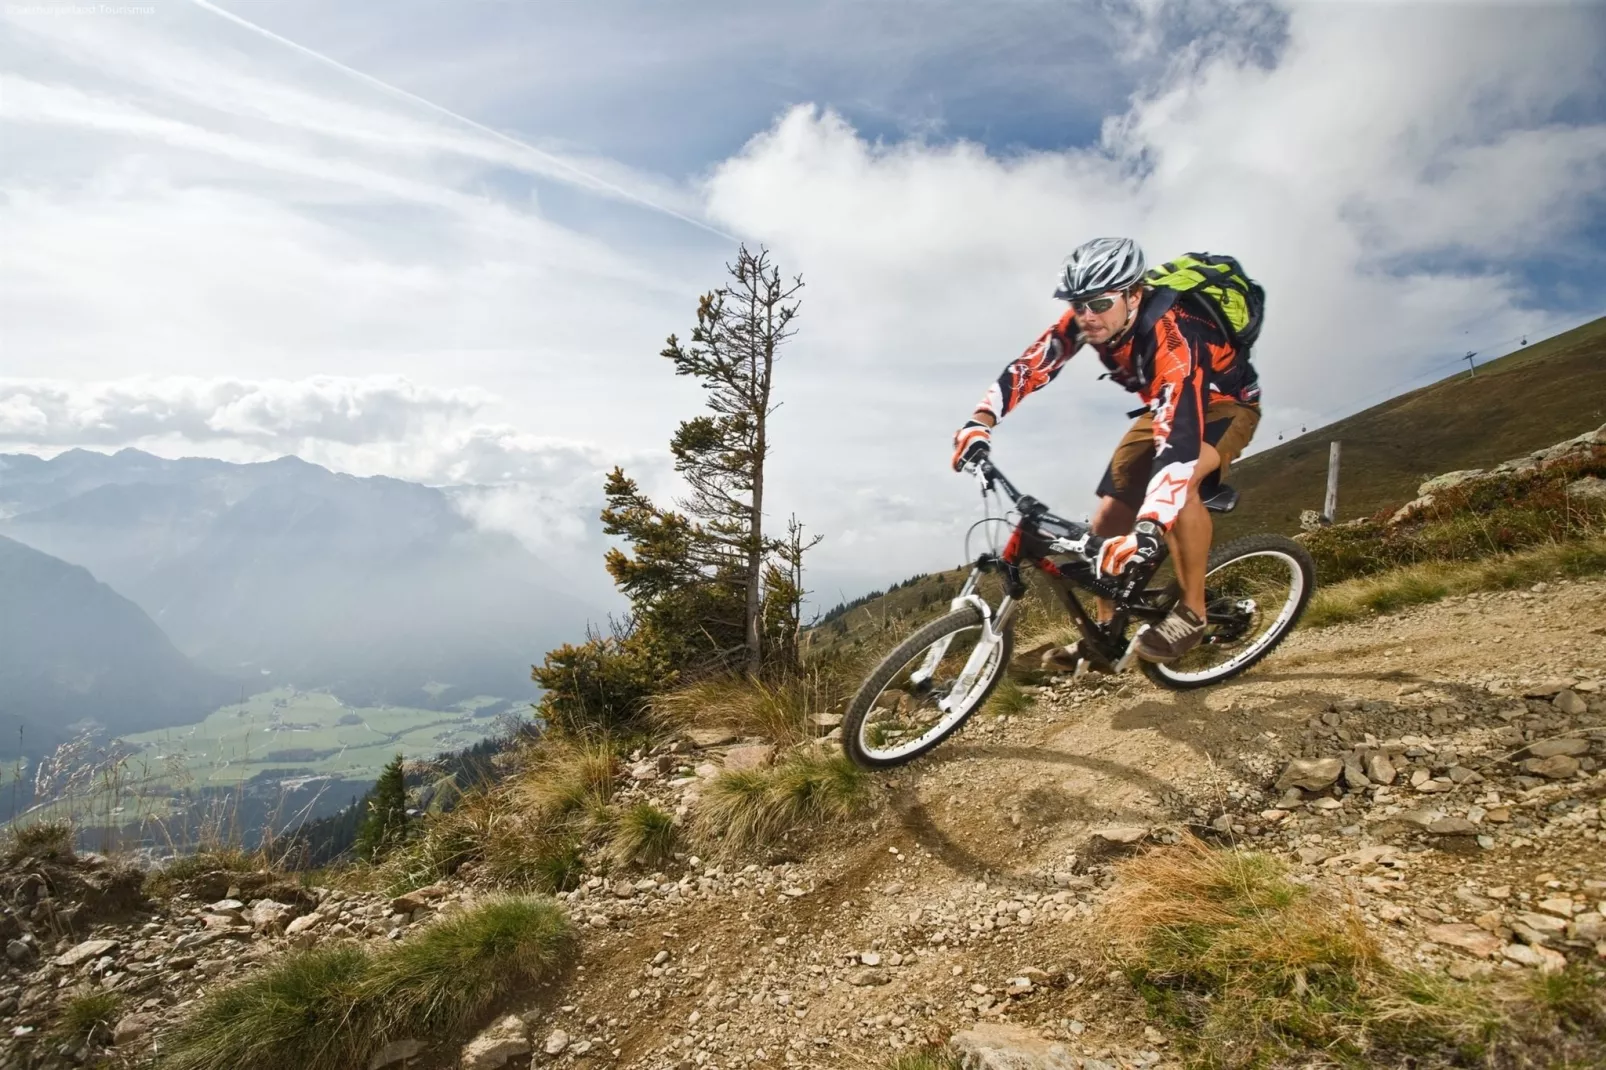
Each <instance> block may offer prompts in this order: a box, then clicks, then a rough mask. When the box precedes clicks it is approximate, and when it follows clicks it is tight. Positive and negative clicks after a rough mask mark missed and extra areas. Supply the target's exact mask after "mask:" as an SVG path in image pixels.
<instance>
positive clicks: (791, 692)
mask: <svg viewBox="0 0 1606 1070" xmlns="http://www.w3.org/2000/svg"><path fill="white" fill-rule="evenodd" d="M822 681H823V678H822V677H821V676H820V674H818V673H814V674H806V675H803V676H798V677H793V678H790V679H787V680H783V681H779V682H773V681H765V680H754V679H751V678H749V677H746V676H711V677H708V678H706V679H703V680H698V681H696V682H694V683H690V684H687V685H686V686H684V687H681V688H678V689H676V690H674V691H670V692H667V693H665V694H662V695H658V696H655V697H654V698H653V699H652V703H651V712H652V717H653V720H654V721H655V722H656V723H657V724H658V725H660V726H661V727H663V728H665V729H668V730H676V729H687V728H698V727H702V728H732V729H734V730H736V731H737V732H739V733H741V734H742V735H749V736H761V737H763V738H764V739H770V740H774V741H775V742H777V743H780V744H783V745H785V744H791V743H797V742H799V741H800V740H803V739H807V738H809V737H810V736H812V735H813V734H814V733H813V731H812V728H811V725H810V720H809V719H810V717H812V716H813V715H814V714H815V713H820V712H823V711H824V710H825V709H827V708H828V707H829V705H830V701H831V699H830V697H829V696H828V695H827V694H826V693H825V692H829V691H830V689H829V688H826V689H825V691H824V692H822V689H821V685H822Z"/></svg>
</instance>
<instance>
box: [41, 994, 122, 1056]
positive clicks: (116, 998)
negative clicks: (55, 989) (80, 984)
mask: <svg viewBox="0 0 1606 1070" xmlns="http://www.w3.org/2000/svg"><path fill="white" fill-rule="evenodd" d="M122 1010H123V995H122V993H121V992H108V991H105V990H104V989H96V990H93V991H85V992H78V993H75V994H74V995H72V996H71V997H69V998H68V999H67V1002H66V1003H64V1004H63V1005H62V1008H61V1013H60V1014H59V1015H57V1017H56V1020H55V1021H54V1022H53V1023H51V1026H50V1035H51V1036H52V1037H53V1038H55V1039H56V1040H59V1041H61V1042H62V1043H64V1044H68V1045H71V1046H72V1047H74V1048H80V1047H82V1046H83V1045H85V1044H87V1043H89V1042H90V1041H98V1042H100V1043H105V1042H107V1041H109V1040H111V1036H112V1028H113V1027H114V1026H116V1025H117V1019H118V1018H119V1017H120V1016H121V1014H122Z"/></svg>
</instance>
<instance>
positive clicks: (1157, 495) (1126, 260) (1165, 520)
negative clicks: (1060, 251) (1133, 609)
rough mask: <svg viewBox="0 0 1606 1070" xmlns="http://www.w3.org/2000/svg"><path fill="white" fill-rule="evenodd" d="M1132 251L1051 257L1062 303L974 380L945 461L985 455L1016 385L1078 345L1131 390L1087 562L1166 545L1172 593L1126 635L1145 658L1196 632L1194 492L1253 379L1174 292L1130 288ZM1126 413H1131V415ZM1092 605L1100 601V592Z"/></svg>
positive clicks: (1199, 522) (1052, 658) (1213, 472)
mask: <svg viewBox="0 0 1606 1070" xmlns="http://www.w3.org/2000/svg"><path fill="white" fill-rule="evenodd" d="M1144 271H1145V264H1144V259H1143V250H1142V249H1140V248H1139V247H1138V245H1137V243H1136V242H1134V241H1132V240H1131V239H1129V238H1096V239H1094V240H1093V241H1090V242H1087V243H1086V244H1084V245H1081V246H1079V247H1078V248H1077V249H1076V250H1075V251H1074V252H1072V253H1071V255H1070V256H1069V257H1067V258H1066V259H1065V265H1064V269H1063V271H1062V272H1061V275H1060V279H1059V286H1058V287H1057V288H1056V289H1055V291H1054V296H1055V297H1056V298H1058V299H1059V300H1062V301H1066V302H1069V304H1070V308H1069V310H1067V311H1066V313H1065V314H1064V315H1063V316H1062V317H1060V320H1059V322H1058V323H1056V324H1054V326H1052V327H1050V328H1049V329H1048V330H1047V331H1046V332H1044V334H1043V336H1042V337H1041V338H1039V339H1038V340H1037V341H1036V342H1034V343H1033V344H1032V345H1031V347H1030V348H1028V349H1027V350H1026V352H1025V353H1023V354H1022V355H1021V356H1020V357H1019V358H1018V359H1017V360H1015V361H1014V362H1013V363H1012V364H1010V365H1009V367H1007V368H1005V369H1004V373H1003V374H1002V375H1000V376H999V377H998V381H997V382H995V383H994V384H993V385H992V386H991V387H989V388H988V390H987V393H986V395H985V396H984V397H983V398H982V400H981V404H979V405H977V406H976V411H975V413H974V414H973V415H972V416H971V418H970V419H969V420H968V421H966V423H965V425H964V426H963V427H961V428H960V429H959V430H958V431H957V432H956V433H955V434H954V456H953V466H954V470H955V471H959V470H961V469H963V468H964V467H965V466H966V465H967V464H973V463H975V462H976V461H979V460H980V459H982V458H984V457H986V456H987V453H988V451H989V449H990V447H991V435H992V429H993V427H994V426H996V425H997V423H998V421H999V420H1000V419H1002V418H1003V417H1005V416H1007V415H1008V414H1009V413H1010V412H1012V411H1013V410H1014V408H1015V406H1017V405H1019V404H1020V403H1021V401H1022V399H1024V398H1025V397H1026V396H1027V395H1028V394H1031V393H1033V392H1034V391H1037V390H1040V389H1042V388H1043V387H1044V386H1047V385H1048V384H1049V383H1051V382H1053V380H1054V377H1055V376H1057V375H1058V374H1059V373H1060V369H1061V368H1063V367H1064V366H1065V364H1066V362H1067V361H1069V360H1070V359H1071V357H1072V356H1073V355H1074V354H1075V353H1076V351H1077V350H1078V349H1080V348H1081V347H1082V346H1083V345H1090V346H1092V347H1093V349H1094V351H1095V352H1096V353H1098V355H1099V359H1100V360H1102V361H1103V362H1104V365H1105V367H1106V368H1108V369H1109V370H1108V373H1107V374H1108V377H1109V378H1111V379H1113V380H1115V382H1116V383H1117V384H1119V385H1120V386H1123V387H1125V388H1126V389H1127V390H1130V391H1132V392H1133V393H1135V394H1137V395H1138V396H1139V397H1140V398H1142V399H1143V402H1144V409H1142V410H1138V411H1141V412H1142V413H1143V414H1142V415H1141V416H1138V418H1137V421H1136V422H1135V423H1134V424H1133V425H1132V427H1131V428H1130V429H1129V430H1128V431H1127V433H1126V435H1125V436H1124V437H1123V438H1122V439H1121V442H1120V444H1119V445H1118V446H1117V447H1116V449H1115V455H1114V456H1113V457H1112V458H1111V459H1110V463H1109V467H1108V468H1107V469H1106V470H1105V472H1104V478H1103V479H1102V480H1100V482H1099V486H1098V491H1097V493H1098V495H1099V506H1098V511H1097V512H1096V513H1095V514H1094V516H1093V525H1092V526H1093V531H1094V532H1095V533H1096V534H1098V535H1100V536H1104V537H1105V538H1106V541H1105V543H1104V544H1103V547H1102V548H1101V550H1100V551H1099V554H1098V557H1097V560H1096V561H1095V562H1094V565H1095V567H1096V568H1097V570H1098V572H1099V573H1100V574H1101V575H1104V576H1115V575H1119V574H1120V573H1121V572H1123V571H1125V570H1126V569H1127V568H1129V567H1131V566H1132V565H1133V564H1135V563H1137V562H1140V561H1145V562H1146V561H1152V560H1154V558H1155V557H1156V556H1158V554H1159V551H1160V540H1161V539H1162V538H1164V539H1166V540H1167V541H1168V542H1169V544H1170V547H1171V554H1172V559H1173V561H1174V562H1175V567H1176V571H1177V579H1178V582H1179V583H1180V585H1181V587H1182V598H1181V599H1180V600H1179V601H1178V603H1177V605H1176V607H1175V608H1173V609H1172V611H1171V612H1170V614H1168V615H1167V616H1166V618H1165V619H1164V620H1163V621H1161V622H1160V623H1159V624H1157V625H1153V626H1151V627H1149V628H1147V629H1145V630H1144V631H1143V632H1142V633H1141V634H1140V635H1139V637H1138V639H1137V646H1136V651H1137V654H1138V656H1140V657H1142V658H1144V659H1146V660H1148V661H1156V662H1164V661H1171V660H1174V659H1176V658H1179V657H1181V656H1182V655H1183V654H1186V653H1187V652H1188V651H1189V650H1192V649H1193V648H1194V647H1195V646H1197V645H1198V644H1199V641H1200V640H1201V639H1203V638H1204V630H1205V624H1204V617H1205V600H1204V592H1205V582H1204V581H1205V571H1206V567H1207V562H1208V560H1209V557H1210V540H1211V535H1212V524H1211V521H1210V514H1209V513H1208V512H1206V511H1205V508H1204V505H1203V503H1202V500H1201V496H1200V493H1199V488H1200V485H1201V484H1203V483H1204V482H1205V480H1206V478H1207V477H1215V478H1214V479H1212V481H1211V484H1210V487H1209V489H1210V490H1213V489H1214V487H1215V485H1216V484H1217V483H1218V482H1219V479H1220V477H1221V476H1223V475H1225V474H1226V471H1227V466H1228V465H1229V464H1230V463H1231V462H1232V461H1233V460H1234V459H1235V458H1236V457H1237V456H1238V455H1239V454H1241V453H1242V452H1243V449H1244V447H1245V446H1247V445H1248V444H1249V440H1250V438H1251V437H1252V436H1253V435H1254V433H1255V427H1256V425H1257V424H1259V422H1260V386H1259V383H1258V380H1257V377H1256V375H1255V371H1254V368H1253V367H1251V366H1250V364H1249V361H1248V360H1247V359H1246V358H1245V357H1244V356H1242V355H1240V354H1239V353H1238V351H1237V349H1236V347H1234V345H1233V344H1232V342H1231V341H1230V340H1229V338H1228V336H1227V333H1226V331H1225V330H1224V329H1223V328H1222V327H1221V326H1220V325H1219V324H1218V323H1217V322H1216V321H1215V319H1214V318H1212V317H1210V316H1209V315H1207V314H1205V313H1203V312H1201V311H1199V310H1198V309H1197V308H1195V307H1194V306H1193V305H1192V304H1191V303H1187V302H1179V301H1178V300H1177V297H1178V294H1177V293H1176V292H1175V291H1171V290H1166V289H1155V288H1152V287H1149V286H1147V285H1144V283H1143V281H1142V280H1143V276H1144ZM1129 415H1136V414H1135V413H1133V414H1129ZM1099 611H1100V615H1101V617H1102V618H1104V619H1108V617H1109V615H1110V614H1111V613H1112V612H1113V608H1112V607H1111V606H1109V605H1108V604H1107V603H1106V602H1105V601H1104V600H1102V599H1101V600H1100V603H1099ZM1080 656H1081V651H1080V649H1079V647H1066V648H1064V649H1063V650H1056V651H1052V652H1051V653H1050V654H1049V655H1048V656H1046V657H1045V658H1044V664H1045V666H1046V667H1049V668H1058V669H1070V668H1074V667H1075V665H1076V661H1077V659H1078V658H1079V657H1080Z"/></svg>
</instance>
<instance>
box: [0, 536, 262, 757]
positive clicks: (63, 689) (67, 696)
mask: <svg viewBox="0 0 1606 1070" xmlns="http://www.w3.org/2000/svg"><path fill="white" fill-rule="evenodd" d="M238 695H239V685H238V684H235V683H234V682H232V681H230V680H227V679H225V678H224V677H222V676H220V675H217V674H215V673H210V672H207V671H205V670H203V669H199V668H197V667H196V666H195V665H193V664H191V662H190V661H189V659H188V658H186V657H185V656H184V655H183V654H181V653H179V652H178V650H177V649H176V648H175V647H174V646H173V644H172V642H171V641H169V640H168V638H167V636H165V635H163V634H162V630H161V629H160V628H158V627H157V626H156V625H155V624H154V623H152V621H151V619H150V617H148V616H146V615H145V611H144V610H142V609H140V608H139V607H138V606H136V605H135V604H134V603H133V602H130V601H129V600H128V599H126V598H124V597H123V596H122V595H120V594H118V593H117V592H116V591H114V590H112V589H111V588H110V587H108V586H107V585H106V584H104V583H100V582H99V581H97V580H96V579H95V577H94V576H91V575H90V574H89V570H88V569H85V568H80V567H79V566H77V565H69V564H68V563H67V562H65V561H61V560H58V559H57V558H54V557H51V556H49V555H48V554H42V553H40V552H39V551H38V550H33V549H30V548H29V547H26V546H24V545H22V544H21V543H19V542H15V541H13V540H11V539H7V538H4V537H0V754H4V755H6V756H8V757H9V756H12V755H15V754H17V753H18V749H19V744H20V746H21V750H22V751H23V752H26V753H29V754H35V755H37V754H43V753H46V752H48V751H50V750H53V749H54V748H55V747H56V746H57V745H58V744H60V743H62V742H63V741H65V740H67V739H68V738H70V737H71V735H72V726H73V725H75V724H76V723H78V722H80V721H84V720H90V719H92V720H95V721H98V722H100V723H101V724H103V725H107V726H109V727H111V728H112V729H113V730H114V731H116V732H119V733H126V732H138V731H142V730H144V729H148V728H158V727H161V726H163V725H168V724H183V723H185V722H188V721H196V720H200V719H201V718H202V717H205V716H206V715H207V714H208V713H210V712H212V711H213V710H215V709H217V708H218V707H219V706H221V705H223V704H224V703H227V702H230V701H232V700H233V699H235V698H236V697H238ZM19 727H20V728H21V729H22V733H21V735H20V737H19V734H18V728H19Z"/></svg>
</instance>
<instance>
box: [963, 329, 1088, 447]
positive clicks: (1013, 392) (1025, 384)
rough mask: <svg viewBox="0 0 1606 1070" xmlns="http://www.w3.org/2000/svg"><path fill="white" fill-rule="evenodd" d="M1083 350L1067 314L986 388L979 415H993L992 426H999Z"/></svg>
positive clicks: (979, 406)
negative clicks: (999, 422) (1028, 396)
mask: <svg viewBox="0 0 1606 1070" xmlns="http://www.w3.org/2000/svg"><path fill="white" fill-rule="evenodd" d="M1080 348H1081V343H1080V342H1079V341H1078V340H1077V338H1076V325H1075V323H1074V322H1073V320H1072V317H1071V314H1070V313H1066V315H1065V317H1064V318H1063V319H1061V320H1060V321H1059V322H1058V323H1056V324H1055V325H1054V326H1052V327H1050V328H1049V329H1048V330H1046V331H1044V332H1043V334H1042V337H1040V338H1038V339H1037V341H1035V342H1033V343H1032V344H1031V345H1030V346H1028V347H1027V349H1026V352H1024V353H1022V354H1021V355H1020V356H1019V357H1017V358H1015V360H1014V361H1012V362H1011V363H1010V365H1009V367H1007V368H1005V369H1004V373H1003V374H1002V375H1000V376H999V377H998V378H997V380H996V381H994V383H993V385H992V386H990V387H988V388H987V393H986V394H985V395H983V396H982V399H981V403H980V404H979V405H977V406H976V411H977V412H985V413H989V414H991V416H992V418H993V422H994V423H997V422H998V421H999V420H1001V419H1003V418H1004V417H1005V416H1007V415H1009V414H1010V413H1011V412H1013V411H1014V409H1015V406H1017V405H1019V404H1020V403H1021V402H1022V401H1023V400H1025V398H1026V396H1027V395H1028V394H1031V393H1033V392H1035V391H1038V390H1041V389H1042V388H1043V387H1045V386H1047V385H1048V384H1049V383H1052V382H1053V381H1054V377H1055V376H1057V375H1058V374H1059V373H1060V369H1061V368H1063V367H1065V365H1066V363H1067V362H1069V361H1070V359H1071V357H1072V356H1073V355H1074V354H1075V353H1076V351H1077V350H1078V349H1080Z"/></svg>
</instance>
